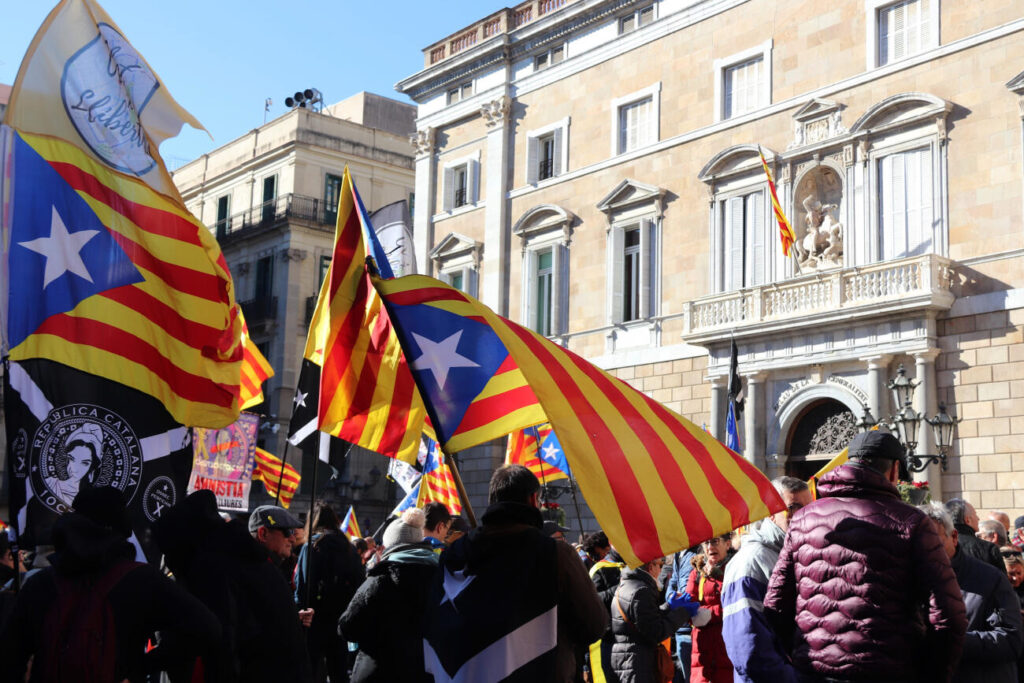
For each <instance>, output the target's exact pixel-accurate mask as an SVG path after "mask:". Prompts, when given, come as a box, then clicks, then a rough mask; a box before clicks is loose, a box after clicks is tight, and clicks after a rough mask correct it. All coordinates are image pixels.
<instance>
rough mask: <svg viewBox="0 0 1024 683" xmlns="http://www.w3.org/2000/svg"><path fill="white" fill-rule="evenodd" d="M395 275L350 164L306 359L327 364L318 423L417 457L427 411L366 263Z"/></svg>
mask: <svg viewBox="0 0 1024 683" xmlns="http://www.w3.org/2000/svg"><path fill="white" fill-rule="evenodd" d="M367 255H371V256H373V257H374V260H375V263H376V267H377V268H378V270H379V272H380V274H381V275H382V276H384V277H388V276H390V275H391V269H390V266H389V265H388V262H387V259H386V258H383V249H381V248H380V247H379V242H378V241H377V239H376V235H375V233H374V232H373V228H372V226H371V225H370V224H369V218H368V217H367V216H366V213H365V210H364V209H363V207H362V201H361V200H360V199H359V197H358V194H357V193H356V189H355V186H354V185H353V184H352V177H351V175H350V174H349V171H348V167H345V172H344V175H343V177H342V183H341V195H340V197H339V200H338V225H337V229H336V231H335V236H334V251H333V256H332V259H331V268H330V272H329V273H328V276H327V278H326V280H325V281H324V285H323V287H321V289H320V296H319V297H318V299H317V306H316V309H315V312H314V314H313V322H312V323H311V325H310V329H309V336H308V337H307V341H306V352H305V353H304V358H305V359H307V360H309V361H310V362H311V363H313V364H318V365H320V366H321V368H320V391H319V394H320V395H319V408H318V411H317V415H318V425H317V426H318V428H319V429H320V430H321V431H324V432H327V433H328V434H331V435H333V436H336V437H338V438H340V439H344V440H345V441H348V442H349V443H353V444H356V445H358V446H362V447H363V448H366V449H369V450H371V451H375V452H377V453H381V454H383V455H388V456H392V457H397V458H400V459H402V460H404V461H406V462H409V463H412V462H414V461H415V458H416V453H417V450H418V448H419V438H420V435H421V434H422V433H423V429H424V418H425V415H426V413H425V411H424V408H423V402H422V400H421V399H420V397H419V394H418V393H417V392H416V386H415V383H414V382H413V379H412V376H411V375H410V373H409V369H408V367H407V366H406V363H405V359H404V358H403V356H402V352H401V348H400V347H399V344H398V340H397V338H396V337H395V335H394V332H393V330H392V328H391V321H390V320H389V319H388V315H387V312H386V311H385V310H384V307H383V306H382V305H381V302H380V296H379V295H378V294H377V292H376V291H375V290H374V289H373V286H372V285H371V283H370V279H369V275H368V273H367V270H366V260H367Z"/></svg>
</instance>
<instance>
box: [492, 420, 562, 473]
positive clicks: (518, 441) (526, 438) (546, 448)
mask: <svg viewBox="0 0 1024 683" xmlns="http://www.w3.org/2000/svg"><path fill="white" fill-rule="evenodd" d="M505 464H506V465H522V466H523V467H526V468H527V469H529V470H530V471H531V472H533V474H534V476H536V477H537V478H538V479H540V482H541V483H542V484H547V483H548V482H552V481H558V480H559V479H568V478H569V474H570V469H569V463H568V462H567V461H566V459H565V451H563V450H562V444H561V443H560V442H559V441H558V435H557V434H555V430H554V429H552V428H551V425H550V424H542V425H535V426H533V427H526V428H525V429H520V430H518V431H515V432H512V433H511V434H509V437H508V445H507V446H506V448H505Z"/></svg>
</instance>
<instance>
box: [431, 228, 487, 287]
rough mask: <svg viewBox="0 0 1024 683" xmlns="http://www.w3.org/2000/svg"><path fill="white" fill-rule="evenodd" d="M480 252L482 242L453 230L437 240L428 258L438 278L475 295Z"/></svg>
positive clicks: (481, 252) (481, 251)
mask: <svg viewBox="0 0 1024 683" xmlns="http://www.w3.org/2000/svg"><path fill="white" fill-rule="evenodd" d="M482 254H483V244H481V243H480V242H477V241H476V240H474V239H471V238H469V237H466V236H465V235H460V234H458V233H454V232H453V233H449V234H448V235H447V236H445V238H444V239H442V240H441V241H440V242H438V244H437V246H436V247H434V249H433V250H432V251H431V252H430V260H431V261H432V262H433V264H434V271H435V272H436V273H437V277H438V279H439V280H441V281H442V282H447V283H448V284H449V285H451V286H452V287H454V288H455V289H457V290H459V291H460V292H465V293H466V294H469V295H470V296H477V283H478V274H479V271H480V259H481V256H482Z"/></svg>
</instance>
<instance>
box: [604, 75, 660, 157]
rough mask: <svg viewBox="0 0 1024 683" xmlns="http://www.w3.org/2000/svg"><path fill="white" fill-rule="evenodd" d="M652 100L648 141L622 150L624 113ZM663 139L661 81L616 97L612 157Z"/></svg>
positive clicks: (612, 109)
mask: <svg viewBox="0 0 1024 683" xmlns="http://www.w3.org/2000/svg"><path fill="white" fill-rule="evenodd" d="M648 98H650V100H651V108H650V111H649V113H648V116H650V118H651V120H649V121H648V122H647V130H648V139H647V140H646V141H644V142H641V143H638V144H637V146H636V147H634V148H632V149H628V150H623V149H621V141H622V130H621V121H622V113H623V110H624V109H625V108H626V107H630V106H633V105H636V104H639V103H640V102H642V101H643V100H646V99H648ZM660 139H661V81H658V82H657V83H654V84H652V85H649V86H647V87H646V88H644V89H642V90H637V91H636V92H632V93H630V94H628V95H623V96H622V97H616V98H615V99H613V100H612V102H611V156H613V157H616V156H620V155H622V154H629V153H632V152H635V151H637V150H640V149H644V148H645V147H650V146H651V145H654V144H656V143H657V142H658V141H659V140H660Z"/></svg>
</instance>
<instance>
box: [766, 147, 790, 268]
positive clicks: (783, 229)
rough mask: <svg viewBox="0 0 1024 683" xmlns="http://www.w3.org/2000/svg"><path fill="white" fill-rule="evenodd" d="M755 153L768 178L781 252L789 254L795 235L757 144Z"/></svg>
mask: <svg viewBox="0 0 1024 683" xmlns="http://www.w3.org/2000/svg"><path fill="white" fill-rule="evenodd" d="M757 154H758V156H760V157H761V168H763V169H764V176H765V179H767V180H768V192H769V193H770V194H771V196H772V211H774V212H775V220H776V222H777V223H778V224H779V241H781V242H782V253H783V255H785V256H789V250H790V248H791V247H792V246H793V243H794V242H796V235H795V234H794V233H793V226H792V225H790V224H789V219H788V218H786V214H785V212H784V211H783V210H782V204H780V203H779V195H778V194H777V193H776V192H775V181H774V180H773V179H772V172H771V171H770V170H769V169H768V162H767V161H765V159H764V152H762V151H761V147H760V146H758V148H757Z"/></svg>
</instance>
